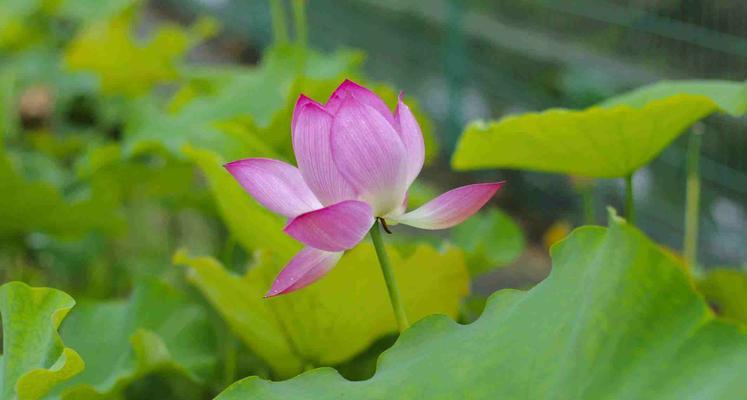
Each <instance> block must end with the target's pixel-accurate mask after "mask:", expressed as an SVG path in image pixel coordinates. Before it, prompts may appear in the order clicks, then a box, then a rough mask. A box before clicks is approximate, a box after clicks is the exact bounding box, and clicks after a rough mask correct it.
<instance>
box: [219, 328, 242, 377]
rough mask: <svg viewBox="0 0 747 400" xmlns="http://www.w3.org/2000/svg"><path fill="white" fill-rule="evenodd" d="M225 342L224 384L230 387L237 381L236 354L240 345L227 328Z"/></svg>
mask: <svg viewBox="0 0 747 400" xmlns="http://www.w3.org/2000/svg"><path fill="white" fill-rule="evenodd" d="M224 340H225V343H224V344H223V345H224V346H225V348H224V351H225V354H224V357H225V358H224V364H223V382H224V383H225V385H226V386H228V385H230V384H231V383H233V382H234V381H236V353H237V347H238V345H239V344H238V343H237V341H236V338H235V337H234V336H233V335H232V334H231V331H230V330H229V329H228V328H225V336H224Z"/></svg>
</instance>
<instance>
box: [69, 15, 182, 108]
mask: <svg viewBox="0 0 747 400" xmlns="http://www.w3.org/2000/svg"><path fill="white" fill-rule="evenodd" d="M137 10H138V8H137V7H130V8H128V9H126V10H125V11H124V12H121V13H120V14H119V15H116V16H114V17H113V18H111V19H110V20H103V21H102V20H97V21H94V22H92V23H91V24H90V25H89V26H87V27H86V28H84V29H83V31H82V32H81V33H80V34H79V35H78V37H77V38H76V39H75V40H74V41H73V42H72V43H71V44H70V45H69V47H68V49H67V52H66V54H65V59H64V62H65V65H66V66H67V67H68V68H70V69H72V70H77V71H89V72H93V73H94V74H96V76H98V78H99V80H100V83H101V89H102V91H104V92H105V93H119V94H125V95H130V96H134V95H139V94H144V93H146V92H147V91H148V90H149V89H151V88H152V87H153V85H155V84H158V83H165V82H168V81H171V80H173V79H175V78H176V77H177V63H178V61H179V60H180V59H181V57H182V55H183V54H184V52H185V51H186V50H187V49H188V48H189V46H190V44H191V38H190V35H189V33H188V32H186V31H184V30H182V29H181V28H179V27H178V26H175V25H174V26H172V25H165V26H162V27H160V28H159V29H158V30H157V31H156V32H155V33H154V34H153V35H152V37H151V38H150V39H149V40H148V41H146V42H145V43H139V41H138V40H136V39H135V37H134V30H133V18H134V17H135V15H136V11H137ZM104 54H105V55H106V56H102V55H104Z"/></svg>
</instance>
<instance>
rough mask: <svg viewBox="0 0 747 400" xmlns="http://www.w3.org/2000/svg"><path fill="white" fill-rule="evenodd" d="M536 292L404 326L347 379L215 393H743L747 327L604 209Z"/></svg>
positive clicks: (319, 377)
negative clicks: (456, 316)
mask: <svg viewBox="0 0 747 400" xmlns="http://www.w3.org/2000/svg"><path fill="white" fill-rule="evenodd" d="M552 256H553V261H554V264H555V266H554V268H553V270H552V273H551V274H550V276H549V277H548V278H547V279H546V280H545V281H544V282H542V283H540V284H539V285H537V286H535V287H534V288H533V289H531V290H529V291H527V292H522V291H517V290H502V291H499V292H497V293H495V294H494V295H493V296H492V297H491V299H490V300H489V302H488V305H487V307H486V309H485V311H484V313H483V315H482V316H481V317H480V319H478V320H477V321H475V322H474V323H472V324H470V325H467V326H461V325H458V324H456V323H454V322H453V321H452V320H450V319H449V318H446V317H444V316H434V317H430V318H427V319H425V320H423V321H421V322H420V323H418V324H415V325H413V326H412V327H411V328H410V329H408V330H407V331H405V332H404V333H403V334H402V336H400V338H399V340H398V341H397V343H396V344H395V345H394V346H393V347H392V348H391V349H390V350H388V351H387V352H385V353H384V354H383V355H382V356H381V357H380V359H379V364H378V368H377V372H376V374H375V375H374V376H373V377H372V378H371V379H369V380H366V381H363V382H350V381H347V380H345V379H343V378H341V377H340V375H338V374H337V373H336V372H335V371H334V370H333V369H331V368H322V369H317V370H314V371H311V372H308V373H305V374H303V375H301V376H298V377H296V378H293V379H291V380H288V381H285V382H269V381H265V380H262V379H259V378H257V377H251V378H247V379H245V380H243V381H240V382H238V383H236V384H234V385H233V386H231V387H229V388H228V389H227V390H226V391H224V392H223V393H222V394H221V395H219V396H218V398H217V399H219V400H229V399H247V398H261V399H265V400H271V399H283V400H289V399H305V400H308V399H329V398H334V397H336V398H355V399H395V398H423V399H431V398H442V399H447V398H448V399H450V398H474V399H487V398H491V399H492V398H511V399H599V398H614V399H678V400H682V399H735V400H736V399H743V398H745V397H747V380H745V379H744V374H743V371H744V370H745V368H747V332H745V330H744V329H743V328H740V327H738V326H735V325H733V324H730V323H728V322H726V321H723V320H719V319H716V318H714V317H713V315H712V313H711V312H710V310H709V309H708V306H707V305H706V303H705V302H704V301H703V300H702V298H701V297H700V296H699V295H698V294H697V293H696V292H695V291H694V290H693V287H692V284H691V283H690V281H689V277H688V276H687V274H686V272H685V271H683V270H682V268H680V267H679V265H678V264H677V261H675V260H674V259H672V258H671V256H669V255H668V254H666V253H664V252H662V251H661V250H660V249H659V246H658V245H656V244H655V243H653V242H651V241H650V240H649V239H648V238H646V237H645V236H644V235H643V234H642V233H641V232H640V231H638V230H636V229H635V228H634V227H632V226H630V225H628V224H627V223H625V222H624V221H623V220H621V219H619V218H617V217H614V216H613V217H612V218H611V221H610V227H609V228H601V227H583V228H580V229H577V230H576V231H575V232H574V233H573V234H571V236H570V237H569V238H568V239H566V240H565V241H563V242H562V243H560V244H558V245H556V246H555V247H554V248H553V250H552Z"/></svg>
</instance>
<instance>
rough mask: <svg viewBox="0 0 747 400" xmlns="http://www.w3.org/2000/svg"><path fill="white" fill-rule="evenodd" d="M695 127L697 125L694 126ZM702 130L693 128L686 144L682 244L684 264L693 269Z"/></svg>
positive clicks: (696, 245)
mask: <svg viewBox="0 0 747 400" xmlns="http://www.w3.org/2000/svg"><path fill="white" fill-rule="evenodd" d="M696 128H697V127H696ZM701 133H702V132H701V131H700V130H699V129H693V131H692V132H691V133H690V139H689V141H688V144H687V194H686V196H687V197H686V199H685V239H684V243H683V245H682V247H683V253H684V257H685V265H686V266H687V267H688V268H690V270H693V269H694V268H695V267H696V266H697V263H698V216H699V213H700V144H701V142H702V134H701Z"/></svg>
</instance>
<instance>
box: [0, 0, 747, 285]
mask: <svg viewBox="0 0 747 400" xmlns="http://www.w3.org/2000/svg"><path fill="white" fill-rule="evenodd" d="M135 3H142V4H141V6H139V7H137V8H136V9H135V10H134V11H132V12H129V13H131V14H132V13H134V14H136V15H135V16H129V17H127V18H129V20H128V21H127V23H128V24H131V25H132V27H133V30H132V31H131V32H126V33H125V36H127V35H130V34H131V35H132V38H131V40H135V41H138V40H144V39H145V38H148V37H150V36H151V35H152V33H153V31H154V30H155V29H156V28H157V27H159V26H161V25H163V24H172V23H175V24H177V26H178V25H181V26H182V27H183V28H182V29H186V30H187V32H188V33H187V34H186V35H183V36H184V37H181V38H180V39H179V40H181V41H182V42H183V43H182V42H180V43H177V44H175V43H170V44H169V46H170V47H171V49H172V50H173V47H174V46H176V47H180V49H179V50H175V51H174V52H175V54H176V53H179V52H186V53H185V63H187V64H188V65H190V66H191V69H190V71H191V72H190V73H189V74H188V75H189V78H190V79H191V81H190V84H194V82H197V86H199V85H200V82H199V79H200V77H199V74H200V72H199V71H200V66H206V67H208V68H214V67H216V66H217V68H225V70H226V71H228V70H230V69H231V68H232V67H234V66H237V65H244V66H253V65H256V64H259V63H261V62H262V60H263V58H264V57H265V55H266V50H267V49H268V47H269V46H270V45H271V43H272V42H273V24H272V18H271V14H272V13H271V11H272V10H271V6H270V4H271V2H268V1H260V0H251V1H249V0H247V1H230V0H183V1H182V0H180V1H176V0H158V1H156V0H154V1H144V2H133V1H126V0H116V1H111V2H106V3H97V2H95V1H91V0H64V1H62V0H60V1H49V0H35V1H23V0H2V3H1V4H2V9H1V10H0V21H2V23H3V25H4V26H3V27H2V28H3V29H2V34H3V36H2V38H3V40H4V41H5V45H4V46H3V48H4V50H3V51H2V52H0V65H2V66H5V70H6V71H8V70H12V69H14V70H15V72H13V74H14V76H15V77H16V78H18V82H22V83H21V84H20V85H17V87H16V88H15V90H16V91H17V92H18V93H16V97H17V98H18V99H17V101H18V105H19V109H20V118H21V128H22V129H26V130H29V131H36V132H38V131H40V130H45V129H46V130H50V128H52V129H51V130H58V131H59V129H56V128H57V127H59V126H57V127H55V126H54V124H55V122H53V123H50V118H58V120H59V117H60V116H61V115H62V117H63V119H64V121H63V124H66V126H73V127H74V128H75V129H77V130H80V129H78V127H81V126H82V127H87V128H88V127H101V126H104V127H105V129H106V130H107V132H108V134H109V135H110V136H111V137H113V138H115V139H116V138H118V137H121V136H122V135H123V134H124V135H127V131H128V127H127V126H126V125H127V124H128V123H127V122H126V121H122V120H119V119H118V118H117V117H116V115H117V113H119V112H121V111H122V110H123V109H126V108H128V107H131V104H130V105H127V104H125V103H128V102H126V101H122V100H121V99H117V98H116V96H114V98H111V97H110V98H107V99H106V101H104V102H103V103H101V104H97V101H98V100H97V99H95V98H94V97H92V96H91V95H90V91H91V90H93V89H92V88H95V87H96V83H95V80H91V79H90V77H81V75H79V74H72V75H71V74H69V72H70V69H73V70H74V69H75V67H74V64H75V63H76V61H75V59H76V57H82V59H83V61H81V62H80V63H81V64H82V65H83V67H81V68H80V69H85V68H87V67H86V63H87V62H88V61H90V60H88V61H87V60H86V59H85V57H86V54H83V53H85V52H91V51H100V53H98V54H95V55H94V58H96V59H97V60H94V61H93V64H94V66H93V67H90V65H89V66H88V68H89V69H90V68H94V69H95V68H99V67H100V68H106V66H107V65H106V64H107V62H108V63H120V64H121V63H125V64H126V63H128V62H129V61H130V60H128V58H127V57H129V56H133V57H134V56H137V57H140V56H139V55H137V54H135V53H133V54H130V55H127V54H124V55H122V54H119V57H120V58H115V59H113V60H108V61H107V51H109V50H112V51H116V50H114V49H112V48H111V47H109V48H107V46H111V43H109V44H107V43H105V42H104V41H103V40H102V43H100V45H101V47H98V48H97V47H95V46H93V47H85V46H83V47H81V49H79V50H80V51H81V53H77V56H76V55H74V54H72V53H73V51H72V50H71V49H70V41H71V40H72V39H73V38H74V37H75V35H76V34H79V32H80V30H81V29H82V27H85V26H87V25H92V24H95V22H96V21H97V20H100V21H105V20H107V19H108V18H112V16H113V15H117V13H120V12H122V10H127V8H128V7H132V4H135ZM285 3H286V4H285V5H286V6H287V7H284V8H283V11H282V12H284V13H286V14H287V15H286V17H287V18H288V19H289V20H292V18H293V17H294V16H293V15H291V10H292V8H291V7H290V3H291V2H285ZM306 12H307V22H306V28H307V32H308V33H307V36H306V38H305V40H307V42H308V44H309V46H310V47H312V48H316V49H319V50H321V51H323V52H334V51H338V50H340V49H349V50H353V51H355V52H354V53H351V54H353V55H352V57H354V58H359V59H362V60H364V61H363V64H362V68H363V73H364V74H365V75H366V76H368V77H370V79H371V80H372V81H374V82H387V83H388V84H390V86H391V87H392V88H393V89H394V90H403V91H405V93H406V94H407V95H408V96H409V97H410V98H414V99H415V100H416V101H417V102H418V104H419V105H420V106H421V109H422V111H423V113H424V115H425V116H427V117H428V118H429V119H430V120H431V121H432V124H430V126H432V128H433V129H432V133H433V136H434V137H435V142H437V143H438V147H437V150H436V151H435V153H434V154H432V156H433V161H432V162H431V164H430V165H429V166H428V167H427V169H426V170H425V172H424V175H423V176H424V177H425V180H426V182H428V181H429V182H431V183H432V184H433V185H432V186H435V187H437V188H440V189H443V188H447V187H450V186H454V185H456V184H458V183H460V182H461V181H464V180H471V181H476V180H485V179H505V180H507V181H508V182H509V184H508V186H507V187H506V188H505V189H504V190H503V191H502V192H501V194H500V196H499V198H498V204H499V206H500V207H502V209H503V210H505V211H506V212H507V213H508V214H510V215H511V216H512V217H513V218H514V219H515V220H516V221H517V222H518V223H519V225H520V226H521V227H522V229H523V230H524V232H525V235H526V237H527V243H528V246H527V251H525V252H524V254H523V256H522V259H520V261H519V262H515V263H513V264H514V265H516V266H518V265H521V266H522V267H521V268H506V269H502V270H498V271H496V272H495V273H493V274H491V275H489V276H487V277H485V278H484V279H482V280H481V281H480V282H479V283H478V285H484V288H483V289H482V290H484V291H485V292H487V293H489V292H491V291H492V290H493V289H496V288H499V287H505V286H519V287H525V286H527V285H531V284H532V283H534V282H537V281H538V280H540V279H541V278H542V277H544V276H545V274H546V273H547V270H548V268H549V259H548V258H547V256H546V248H547V247H548V246H549V245H550V244H551V243H553V242H554V241H556V240H557V239H558V238H561V237H563V236H564V235H565V233H567V232H568V231H569V230H570V229H571V228H572V227H574V226H577V225H579V224H581V223H583V222H584V221H588V220H589V217H588V216H589V215H592V216H593V220H594V221H595V222H596V223H599V224H604V222H605V219H606V211H605V209H604V206H605V205H607V204H611V205H613V206H615V207H617V208H618V209H621V208H622V195H623V183H622V182H620V181H618V180H604V179H599V180H596V181H595V182H587V181H584V180H582V181H580V182H575V181H572V180H571V179H569V178H568V177H565V176H558V175H554V174H545V173H534V172H519V171H510V170H505V171H490V172H484V173H473V174H458V173H455V172H452V171H451V169H450V168H449V159H450V155H451V152H452V151H453V149H454V145H455V143H456V140H457V138H458V137H459V135H460V133H461V131H462V129H463V127H464V126H465V124H466V123H467V122H469V121H472V120H475V119H499V118H501V117H502V116H505V115H508V114H513V113H521V112H527V111H533V110H544V109H547V108H552V107H567V108H584V107H588V106H591V105H594V104H595V103H597V102H599V101H601V100H603V99H604V98H606V97H609V96H611V95H614V94H618V93H621V92H623V91H625V90H627V89H630V88H633V87H637V86H640V85H643V84H647V83H650V82H654V81H657V80H662V79H680V78H715V79H735V80H740V79H744V78H745V71H747V24H745V23H744V21H745V20H747V4H745V2H743V1H739V0H716V1H714V0H682V1H675V0H648V1H613V0H594V1H591V0H589V1H562V0H521V1H511V2H494V1H479V0H471V1H468V0H465V1H460V0H428V1H425V0H422V1H418V0H411V1H398V0H345V1H333V0H309V1H308V2H306ZM205 17H208V18H207V19H206V18H205ZM169 26H171V25H169ZM29 28H31V29H29ZM37 28H38V29H37ZM175 29H176V28H175ZM290 32H291V33H293V29H292V27H291V28H290ZM96 35H105V33H104V32H103V31H102V32H99V33H96V32H95V31H94V32H93V33H92V36H91V37H92V38H94V40H95V38H96ZM164 36H167V35H164ZM110 39H111V38H110ZM156 40H158V38H156ZM169 40H171V41H172V42H173V40H174V38H171V39H168V38H166V39H165V41H164V42H169ZM39 43H43V45H42V46H39ZM115 45H116V43H115ZM66 48H67V50H66ZM65 52H67V53H65ZM63 54H67V55H66V56H65V55H63ZM81 54H83V56H81ZM64 57H67V59H66V61H64V62H63V64H65V63H67V65H68V67H67V68H65V67H61V66H60V65H59V63H60V59H61V58H64ZM88 57H91V55H90V54H89V55H88ZM166 57H168V55H167V56H166ZM158 62H160V61H159V60H155V61H153V63H156V64H157V63H158ZM164 62H166V61H164ZM283 62H285V63H292V62H293V61H292V59H288V60H284V61H281V62H280V63H281V64H282V63H283ZM96 63H98V64H101V65H98V67H97V64H96ZM89 64H90V63H89ZM71 65H72V66H73V67H72V68H70V66H71ZM102 65H103V66H102ZM119 68H121V69H126V68H127V66H124V65H119ZM136 69H137V68H136ZM133 73H134V74H135V75H134V76H132V77H127V76H126V75H123V74H121V73H119V74H120V75H122V76H120V77H119V78H121V79H122V80H130V81H131V82H132V81H137V80H138V79H139V78H138V75H137V73H141V75H140V77H141V78H143V80H144V81H146V82H147V81H148V80H149V79H150V80H153V81H157V80H158V79H159V76H158V73H152V71H149V70H148V69H147V68H145V69H143V71H140V72H138V71H134V72H133ZM149 73H150V74H151V75H155V76H149V75H148V74H149ZM159 73H163V74H165V76H164V78H167V77H168V74H169V73H170V72H169V71H165V72H163V71H161V72H159ZM190 74H191V75H190ZM227 74H228V73H227ZM6 76H9V75H8V74H6ZM114 78H117V76H116V74H115V76H114ZM115 86H116V84H115ZM142 86H143V88H141V89H143V90H150V88H151V87H150V86H149V84H148V83H143V85H142ZM193 86H194V85H193ZM123 87H124V86H123ZM178 88H179V86H178V85H177V86H174V85H171V86H169V85H161V86H159V87H155V88H153V93H156V94H160V95H162V96H165V97H168V96H172V95H174V93H176V97H177V99H176V100H175V101H176V102H178V101H179V99H178V97H179V96H181V95H185V93H184V92H185V91H184V90H181V91H179V90H178ZM99 89H103V90H104V92H107V88H106V87H105V85H104V87H100V88H99ZM109 89H111V90H109V92H115V94H116V92H117V87H113V88H109ZM182 89H183V87H182ZM192 89H194V87H192ZM133 90H134V92H138V91H140V89H139V88H137V87H135V88H134V89H133ZM128 91H129V89H126V88H125V90H124V92H128ZM194 91H195V90H192V92H194ZM121 92H122V91H120V94H121ZM186 92H189V90H187V91H186ZM125 94H127V95H130V94H131V93H125ZM184 97H185V98H188V97H189V96H188V95H186V96H184ZM145 118H147V117H145ZM102 121H103V122H102ZM87 128H86V129H87ZM697 129H702V130H703V131H704V132H706V133H707V134H706V135H705V136H704V145H703V157H702V161H701V168H702V179H703V187H702V212H701V221H700V224H701V234H700V239H699V240H700V254H699V257H700V262H701V263H702V264H703V265H705V266H718V265H731V266H738V265H741V264H744V263H745V260H747V246H745V240H744V238H745V237H747V209H745V207H746V205H747V157H745V149H747V135H745V133H747V121H745V119H744V118H742V119H734V118H726V117H723V116H720V115H716V116H713V117H710V118H709V119H707V120H706V122H705V123H703V124H700V125H699V126H698V127H697ZM123 132H124V133H123ZM285 134H287V132H277V135H285ZM40 138H42V139H43V136H38V135H37V136H35V139H34V140H36V141H37V142H38V141H39V140H41V139H40ZM9 140H11V141H12V140H13V139H12V138H11V139H9ZM49 142H50V143H45V144H43V145H44V146H48V147H49V146H52V147H54V146H58V147H57V148H53V149H51V150H50V151H52V152H53V153H54V152H57V153H64V152H65V151H70V152H73V151H74V147H75V145H74V144H70V141H69V140H68V141H65V143H66V144H65V145H62V147H59V146H61V145H60V143H55V142H54V141H49ZM37 145H38V143H37ZM64 146H67V148H64ZM433 148H434V149H435V147H433ZM685 155H686V138H685V137H684V136H683V137H681V138H679V139H678V140H677V141H676V142H675V143H674V144H673V145H672V146H670V147H668V148H667V149H666V150H665V151H664V153H663V154H662V155H661V156H660V157H658V158H657V159H656V160H655V161H654V162H653V163H652V164H650V165H649V166H648V167H646V168H644V169H642V170H640V171H639V172H638V173H637V174H636V175H635V177H634V185H635V188H636V192H637V196H638V198H637V207H638V209H639V213H640V219H639V221H640V222H639V225H640V226H641V227H642V228H643V229H644V230H645V231H646V232H647V233H648V234H649V235H651V236H652V237H653V238H654V239H655V240H657V241H658V242H659V243H662V244H663V245H665V246H667V247H670V248H672V249H674V250H675V251H676V250H678V249H680V247H681V238H682V234H683V214H684V209H683V206H684V204H683V202H684V195H683V194H684V188H685V167H684V160H685ZM26 156H28V157H26V158H27V159H26V160H25V161H24V164H23V167H22V169H23V170H24V172H25V173H26V174H27V175H30V176H32V177H41V178H45V179H50V180H51V181H53V182H54V181H55V180H56V179H57V180H58V181H57V183H56V185H57V186H60V187H62V186H65V185H63V184H61V183H60V182H59V179H63V178H62V177H61V176H59V175H60V174H59V173H56V172H50V171H47V170H45V169H44V166H43V164H44V163H45V161H40V160H39V157H36V156H33V157H32V156H30V155H29V154H26ZM24 157H25V156H24ZM29 158H34V159H35V161H33V162H31V161H29ZM34 162H36V163H37V164H40V165H41V166H40V165H36V164H34ZM55 174H57V175H58V176H55ZM45 175H46V176H45ZM68 183H69V182H68ZM72 186H73V188H72V189H71V188H70V187H69V186H68V187H65V188H64V191H63V192H66V193H68V194H69V193H71V192H72V193H75V188H74V186H75V185H74V184H73V185H72ZM579 191H581V192H585V193H586V195H587V196H586V197H584V196H579ZM427 192H428V193H430V192H431V191H427ZM68 197H70V196H68ZM72 197H73V198H74V197H75V195H73V196H72ZM196 197H199V196H196ZM584 199H586V200H584ZM589 199H592V200H591V202H590V200H589ZM195 201H198V200H195ZM584 216H586V220H585V219H584V218H585V217H584ZM27 239H28V240H30V241H31V244H32V247H33V246H37V245H44V244H45V243H46V241H45V240H46V239H45V237H43V236H38V237H37V236H33V235H32V236H31V237H30V238H27ZM35 240H36V241H38V243H37V242H35ZM217 242H220V240H217ZM215 245H216V246H219V244H218V243H216V244H215ZM174 246H176V244H175V243H171V246H167V247H174ZM83 247H85V246H83ZM170 250H173V249H171V248H170ZM164 251H165V250H164ZM81 256H82V255H81ZM480 287H482V286H480Z"/></svg>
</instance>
